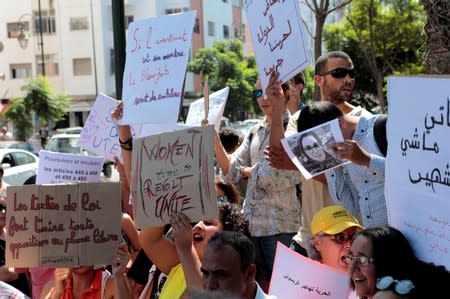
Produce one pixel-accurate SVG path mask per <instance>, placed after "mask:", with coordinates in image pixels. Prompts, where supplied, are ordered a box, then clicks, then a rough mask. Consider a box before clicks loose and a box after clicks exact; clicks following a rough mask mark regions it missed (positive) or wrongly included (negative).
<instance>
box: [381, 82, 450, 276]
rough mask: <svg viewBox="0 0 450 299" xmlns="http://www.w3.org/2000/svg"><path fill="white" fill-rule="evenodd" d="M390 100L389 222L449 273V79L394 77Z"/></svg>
mask: <svg viewBox="0 0 450 299" xmlns="http://www.w3.org/2000/svg"><path fill="white" fill-rule="evenodd" d="M388 99H389V118H388V122H387V134H388V135H387V136H388V144H389V147H388V154H387V159H386V180H385V181H386V186H385V193H386V205H387V208H388V216H389V223H390V224H391V225H392V226H394V227H396V228H398V229H399V230H401V231H402V232H403V233H404V234H405V235H406V237H407V238H408V239H409V240H410V243H411V245H413V247H414V249H415V252H416V254H417V255H418V256H419V257H420V258H422V259H424V260H426V261H431V262H434V263H436V264H440V265H445V266H446V267H447V269H450V214H449V213H448V211H449V209H450V200H449V198H450V167H449V165H450V139H449V138H448V136H450V77H390V78H388ZM406 102H407V105H405V103H406ZM417 107H420V109H417Z"/></svg>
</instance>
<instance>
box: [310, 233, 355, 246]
mask: <svg viewBox="0 0 450 299" xmlns="http://www.w3.org/2000/svg"><path fill="white" fill-rule="evenodd" d="M318 236H319V237H330V238H331V240H333V241H334V242H336V243H338V244H345V243H347V242H348V241H350V240H351V239H353V235H349V234H344V233H339V234H335V235H329V234H325V233H322V234H319V235H318Z"/></svg>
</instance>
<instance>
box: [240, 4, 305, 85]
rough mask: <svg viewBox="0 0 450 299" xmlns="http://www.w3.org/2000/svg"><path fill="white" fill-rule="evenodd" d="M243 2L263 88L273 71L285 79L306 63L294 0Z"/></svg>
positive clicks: (303, 42)
mask: <svg viewBox="0 0 450 299" xmlns="http://www.w3.org/2000/svg"><path fill="white" fill-rule="evenodd" d="M244 5H245V12H246V14H247V19H248V23H249V26H250V34H251V38H252V45H253V48H254V51H255V55H256V62H257V64H258V72H259V79H260V80H261V85H262V87H263V90H265V89H266V87H267V85H268V83H269V78H270V74H271V73H272V72H273V71H277V72H278V73H280V77H279V79H280V80H281V81H282V82H285V81H287V80H288V79H290V78H292V77H294V76H295V75H296V74H297V73H299V72H300V71H302V70H303V69H304V68H306V67H307V66H308V65H309V64H310V60H311V58H310V55H309V52H308V45H307V40H306V36H305V34H304V31H303V29H302V26H303V24H302V19H301V17H300V10H299V8H298V1H297V0H283V1H280V0H278V1H255V0H245V1H244Z"/></svg>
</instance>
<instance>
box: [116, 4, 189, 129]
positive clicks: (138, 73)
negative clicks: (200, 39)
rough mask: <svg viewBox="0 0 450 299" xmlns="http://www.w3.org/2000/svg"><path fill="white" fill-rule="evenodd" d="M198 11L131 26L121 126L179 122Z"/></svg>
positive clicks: (124, 78)
mask: <svg viewBox="0 0 450 299" xmlns="http://www.w3.org/2000/svg"><path fill="white" fill-rule="evenodd" d="M194 20H195V11H190V12H185V13H179V14H174V15H165V16H161V17H158V18H149V19H145V20H140V21H136V22H133V23H131V24H130V25H129V27H128V39H127V49H126V51H127V59H126V62H125V70H124V73H123V95H122V99H123V102H124V107H123V118H122V119H121V120H120V121H119V123H121V124H131V123H133V124H142V123H176V122H177V118H178V111H179V108H180V99H181V97H182V89H183V81H184V77H185V73H186V65H187V61H188V58H189V47H190V45H191V37H192V30H193V28H194Z"/></svg>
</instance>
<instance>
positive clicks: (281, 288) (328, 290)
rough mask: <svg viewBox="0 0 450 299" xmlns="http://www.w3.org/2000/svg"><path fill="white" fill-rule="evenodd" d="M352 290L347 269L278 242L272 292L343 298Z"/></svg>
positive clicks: (293, 298)
mask: <svg viewBox="0 0 450 299" xmlns="http://www.w3.org/2000/svg"><path fill="white" fill-rule="evenodd" d="M349 293H350V276H349V274H348V273H346V272H343V271H340V270H337V269H335V268H332V267H329V266H327V265H324V264H321V263H319V262H316V261H313V260H312V259H309V258H307V257H304V256H302V255H300V254H298V253H297V252H295V251H293V250H291V249H289V248H288V247H286V246H284V245H283V244H282V243H280V242H278V243H277V252H276V254H275V260H274V264H273V272H272V279H271V280H270V289H269V294H270V295H275V296H276V297H277V298H290V299H319V298H320V299H322V298H330V299H343V298H348V295H349Z"/></svg>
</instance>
